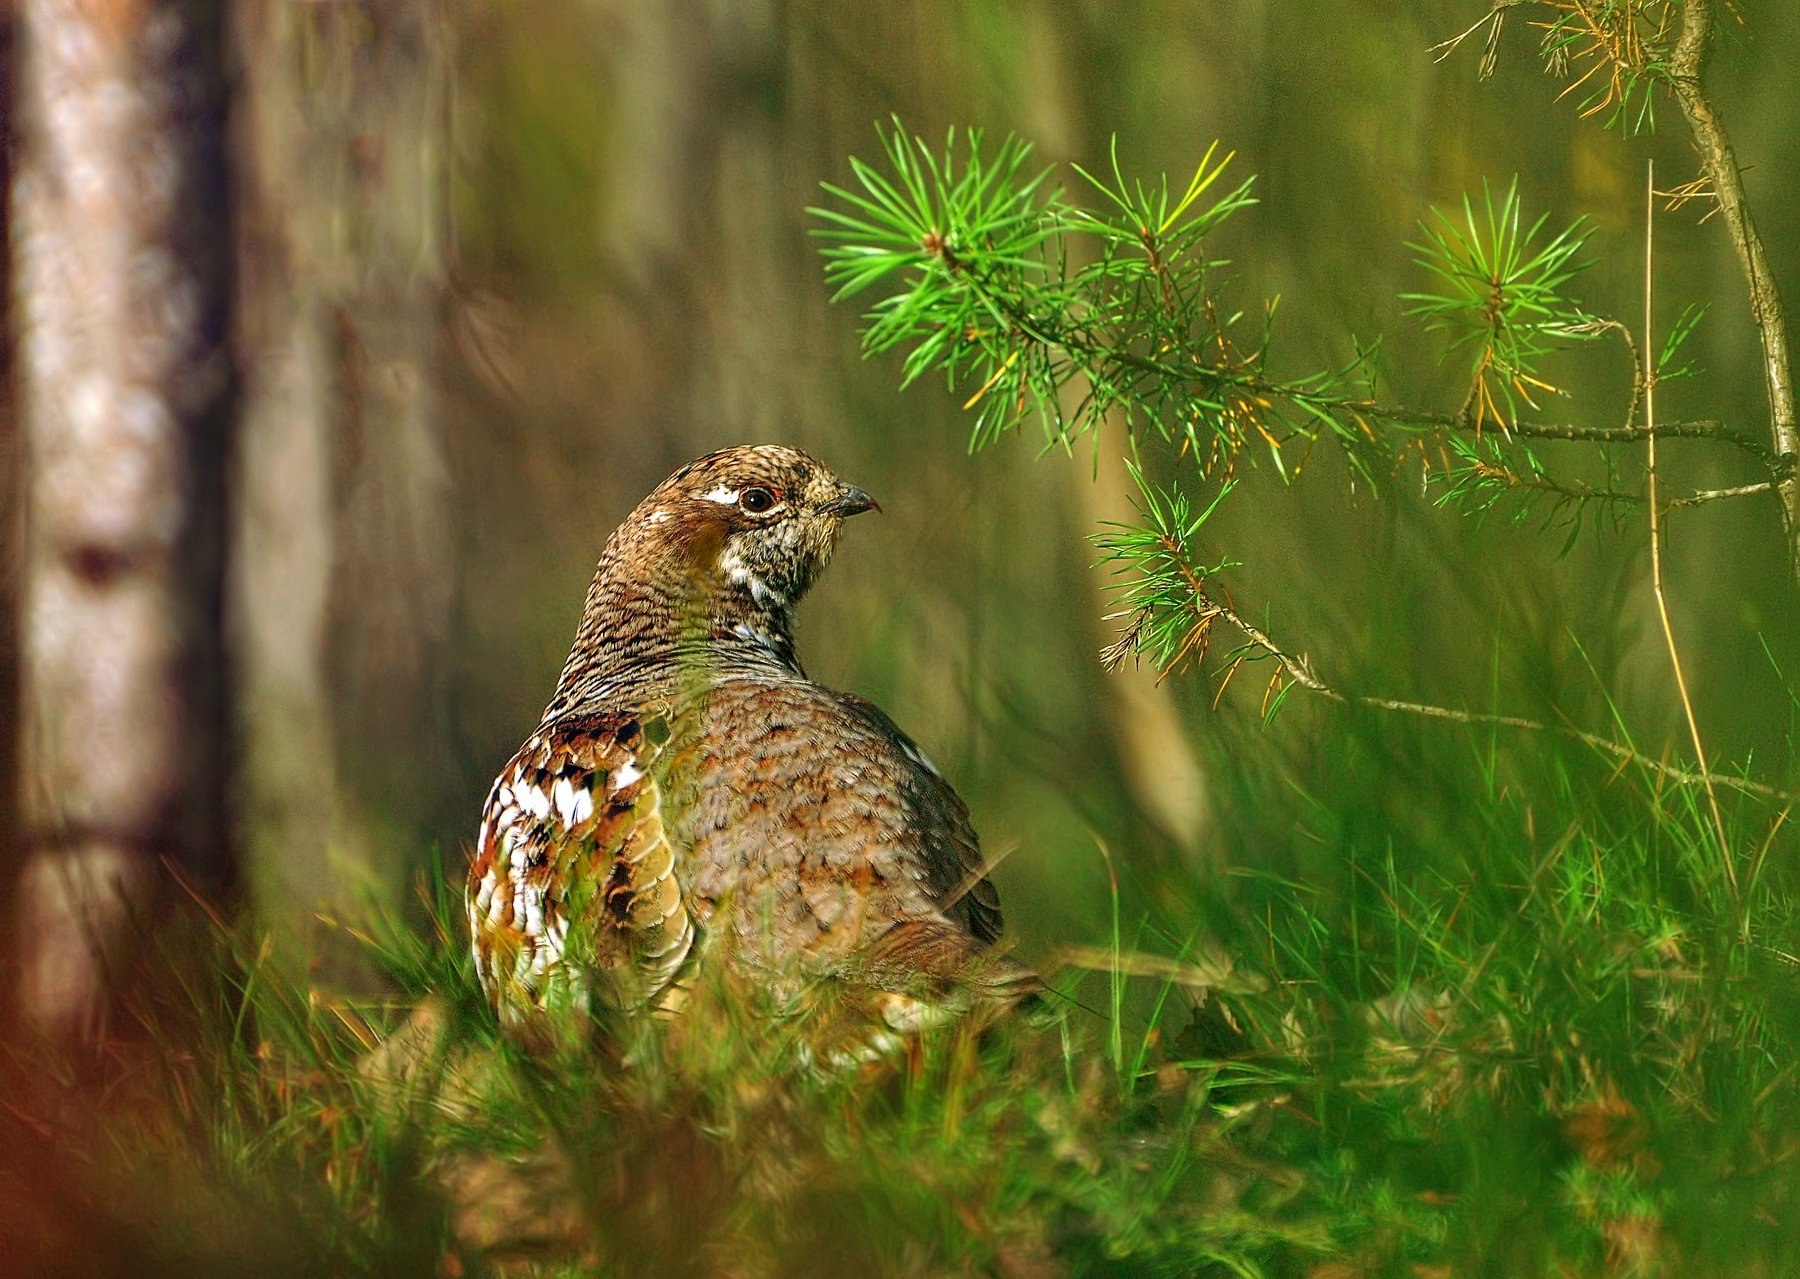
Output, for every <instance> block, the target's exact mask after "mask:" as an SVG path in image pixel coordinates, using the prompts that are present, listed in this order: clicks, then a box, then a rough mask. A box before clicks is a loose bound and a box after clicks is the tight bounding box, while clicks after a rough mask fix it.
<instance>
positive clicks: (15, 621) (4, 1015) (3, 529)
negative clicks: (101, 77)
mask: <svg viewBox="0 0 1800 1279" xmlns="http://www.w3.org/2000/svg"><path fill="white" fill-rule="evenodd" d="M15 25H16V24H15V21H14V15H13V8H12V5H11V3H10V2H9V0H0V919H12V918H13V906H14V898H15V893H16V891H17V888H18V883H19V875H20V872H21V871H22V870H23V868H24V863H23V861H22V860H21V858H20V855H19V805H18V791H17V789H16V787H17V786H18V777H19V772H18V760H19V752H18V746H19V743H18V739H17V737H15V736H14V733H13V726H14V725H16V724H17V723H18V722H19V593H18V583H19V572H18V568H19V500H20V498H21V496H22V493H21V490H20V486H19V483H18V480H19V474H20V469H21V468H20V466H19V432H18V417H17V414H16V413H15V412H14V399H13V380H12V370H13V323H12V318H13V308H12V273H11V271H10V270H9V269H8V268H9V267H10V265H11V259H10V258H9V257H8V255H7V253H6V252H5V247H6V246H7V245H9V244H10V243H12V236H11V232H10V229H9V228H10V226H11V218H10V217H9V216H8V215H9V213H10V212H11V209H12V205H11V204H10V202H9V201H8V199H7V193H8V192H9V191H11V190H12V154H13V122H14V119H15V118H16V117H15V115H14V111H13V105H14V87H15V86H16V85H17V84H18V82H19V76H18V65H19V64H18V42H17V41H16V40H15V39H14V37H13V33H14V27H15ZM5 958H6V959H9V960H16V959H17V958H18V956H17V955H11V956H6V957H5ZM17 990H18V977H17V974H16V973H14V972H12V971H11V970H10V969H9V968H5V967H0V1025H6V1024H8V1023H10V1022H11V1020H12V1017H11V1013H12V1011H13V1008H12V1001H13V997H14V995H15V994H16V993H17Z"/></svg>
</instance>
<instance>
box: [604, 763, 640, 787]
mask: <svg viewBox="0 0 1800 1279" xmlns="http://www.w3.org/2000/svg"><path fill="white" fill-rule="evenodd" d="M643 775H644V770H643V769H641V768H639V767H637V765H635V764H633V763H632V762H631V761H630V760H626V761H625V762H624V763H623V764H620V765H619V766H618V767H617V768H615V769H613V772H612V776H611V777H610V778H608V779H607V782H606V789H607V790H608V791H611V792H614V793H617V792H618V791H622V790H624V789H625V788H626V787H627V786H629V785H631V784H632V783H633V782H635V781H636V780H637V779H638V778H640V777H642V776H643Z"/></svg>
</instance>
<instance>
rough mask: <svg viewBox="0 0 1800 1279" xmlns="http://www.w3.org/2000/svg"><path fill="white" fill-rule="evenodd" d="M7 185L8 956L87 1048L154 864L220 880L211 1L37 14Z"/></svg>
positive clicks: (109, 4) (107, 3)
mask: <svg viewBox="0 0 1800 1279" xmlns="http://www.w3.org/2000/svg"><path fill="white" fill-rule="evenodd" d="M18 14H19V18H18V22H19V26H18V32H17V38H18V40H19V42H20V54H21V61H20V77H19V84H18V99H17V108H18V119H19V126H20V127H19V139H18V149H17V152H16V155H15V157H14V159H15V164H16V170H15V173H14V175H13V176H14V182H13V188H12V197H13V208H12V219H13V222H12V228H11V230H12V238H11V253H12V270H13V277H14V287H15V296H16V303H17V305H16V311H15V315H16V320H17V326H18V333H19V348H18V353H17V354H18V388H19V399H18V417H19V426H20V438H21V441H22V450H21V452H22V460H23V469H24V471H25V474H26V477H27V478H26V488H25V494H24V498H23V503H22V505H23V510H24V521H25V523H24V529H25V531H24V550H23V562H22V589H21V605H20V610H21V632H22V640H21V655H20V666H21V690H22V691H21V707H20V710H21V727H22V742H21V766H22V767H21V771H22V778H23V794H22V796H21V804H20V815H21V828H22V843H23V847H24V850H25V864H24V866H23V873H22V877H21V881H20V883H19V885H18V892H19V900H18V902H17V903H16V911H15V915H14V919H15V920H16V931H15V932H14V934H13V936H14V937H15V938H17V939H18V941H17V944H18V946H19V948H20V951H21V954H20V956H19V958H20V960H21V962H22V964H23V973H22V980H21V984H20V988H19V998H20V1001H21V1005H22V1011H23V1013H24V1015H25V1016H26V1017H27V1018H28V1019H29V1020H31V1021H32V1022H34V1023H36V1024H37V1025H39V1026H40V1027H42V1028H43V1029H45V1030H47V1031H48V1032H50V1033H52V1034H55V1035H58V1036H64V1035H68V1034H71V1033H74V1032H77V1031H79V1030H83V1029H88V1030H91V1029H92V1028H93V1026H94V1021H93V1019H94V1017H95V1015H96V1014H97V1013H99V1012H100V1011H101V1009H102V1008H103V1003H102V1001H101V998H100V996H101V995H102V993H103V984H104V979H105V975H106V964H107V962H108V961H109V960H110V959H112V958H114V957H117V956H122V955H123V954H124V951H125V947H126V946H127V945H128V944H129V943H130V942H131V941H133V940H135V938H133V937H132V936H130V934H131V932H132V930H133V929H135V928H138V927H140V926H141V925H142V924H143V923H145V922H147V921H150V920H153V918H154V914H153V911H154V902H155V893H154V888H155V885H156V882H157V878H158V874H157V871H158V864H159V861H160V860H161V859H165V858H166V859H169V860H171V861H172V862H174V863H175V864H178V865H180V866H181V867H182V868H183V869H184V871H185V873H186V874H187V875H188V876H189V877H190V878H192V879H195V880H197V881H198V882H199V883H200V884H202V885H203V886H205V887H209V888H216V887H218V886H220V885H222V884H223V882H224V881H225V880H226V878H227V876H228V873H229V869H230V859H229V856H228V852H227V847H226V841H225V829H224V823H223V819H222V814H223V802H222V801H223V794H224V783H225V775H226V767H227V760H226V758H225V755H224V752H223V733H222V731H221V729H222V718H223V706H224V674H223V670H222V649H221V643H220V583H221V580H222V567H221V565H222V555H223V531H224V505H225V502H224V499H225V491H224V460H225V453H226V445H227V420H228V408H229V399H230V389H231V370H230V362H229V360H228V358H227V354H226V350H225V346H224V334H225V321H226V310H227V307H226V300H227V266H228V263H227V261H226V254H225V245H226V244H227V243H229V241H228V238H227V227H226V218H225V201H224V194H223V193H224V185H223V149H222V148H223V130H224V118H225V116H224V78H223V72H222V64H221V56H220V54H221V47H220V38H219V24H220V13H219V9H218V7H217V5H215V4H211V3H204V2H196V3H184V2H183V0H86V2H85V3H80V4H77V3H73V2H72V0H24V3H22V4H21V5H20V6H19V9H18Z"/></svg>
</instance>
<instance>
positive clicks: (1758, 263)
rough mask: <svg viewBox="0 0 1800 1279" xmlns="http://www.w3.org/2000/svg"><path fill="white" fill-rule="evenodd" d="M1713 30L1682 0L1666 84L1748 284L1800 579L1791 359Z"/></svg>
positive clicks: (1708, 13)
mask: <svg viewBox="0 0 1800 1279" xmlns="http://www.w3.org/2000/svg"><path fill="white" fill-rule="evenodd" d="M1712 34H1713V6H1712V0H1682V3H1681V37H1680V39H1679V40H1677V41H1676V44H1675V52H1674V55H1673V56H1672V57H1671V58H1670V61H1669V84H1670V86H1671V88H1672V89H1673V90H1674V93H1675V100H1676V101H1677V102H1679V103H1680V104H1681V110H1682V114H1683V115H1685V116H1686V117H1687V122H1688V129H1689V130H1690V131H1691V132H1692V133H1693V135H1694V145H1695V147H1696V148H1697V149H1698V150H1699V152H1700V160H1701V163H1702V164H1703V165H1704V166H1705V168H1706V176H1707V177H1708V178H1709V179H1710V180H1711V182H1712V189H1713V193H1714V197H1715V198H1716V199H1717V201H1718V206H1719V211H1720V212H1721V213H1723V214H1724V215H1725V227H1726V230H1727V231H1728V232H1729V233H1730V236H1731V244H1732V247H1733V248H1734V249H1736V250H1737V256H1738V262H1739V264H1740V265H1741V266H1742V267H1743V270H1744V278H1745V282H1746V283H1747V284H1748V286H1749V291H1750V314H1751V318H1753V319H1754V320H1755V321H1756V331H1757V334H1758V335H1759V336H1760V338H1761V339H1762V351H1763V380H1764V383H1765V384H1766V386H1767V389H1768V394H1769V428H1770V435H1771V438H1772V441H1773V444H1774V456H1775V458H1776V460H1777V461H1778V462H1782V463H1785V467H1784V468H1783V471H1782V472H1781V473H1780V474H1778V476H1777V483H1776V490H1777V492H1778V493H1779V495H1780V497H1781V510H1782V518H1783V521H1784V523H1785V524H1786V526H1787V535H1788V541H1789V543H1790V549H1791V559H1792V564H1793V569H1794V572H1795V575H1796V576H1800V474H1797V473H1796V471H1795V467H1794V463H1795V460H1796V459H1797V458H1800V419H1797V415H1796V408H1795V396H1794V381H1793V362H1792V358H1791V356H1790V355H1789V352H1788V331H1787V312H1786V310H1785V309H1784V308H1783V306H1782V303H1781V293H1780V290H1779V289H1778V288H1777V287H1776V284H1775V275H1774V273H1773V272H1772V271H1771V270H1770V269H1769V259H1768V254H1767V253H1766V252H1765V251H1764V249H1763V242H1762V237H1761V236H1760V235H1758V234H1757V231H1756V224H1755V223H1754V222H1752V221H1751V218H1750V209H1749V206H1748V205H1747V204H1746V203H1745V199H1744V181H1743V175H1742V174H1741V173H1740V171H1739V169H1738V163H1737V156H1736V155H1735V154H1734V153H1733V151H1732V147H1731V140H1730V138H1729V137H1727V136H1726V133H1725V127H1724V125H1723V124H1722V123H1720V120H1719V116H1718V113H1717V112H1716V111H1715V110H1714V109H1713V105H1712V102H1711V100H1710V99H1709V98H1708V97H1707V96H1706V91H1705V89H1704V88H1703V87H1702V85H1701V72H1702V70H1703V69H1704V68H1705V65H1706V57H1707V54H1708V53H1710V52H1711V50H1712Z"/></svg>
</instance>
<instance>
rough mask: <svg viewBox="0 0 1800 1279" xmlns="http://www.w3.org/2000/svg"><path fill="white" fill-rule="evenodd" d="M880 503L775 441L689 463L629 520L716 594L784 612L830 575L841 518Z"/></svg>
mask: <svg viewBox="0 0 1800 1279" xmlns="http://www.w3.org/2000/svg"><path fill="white" fill-rule="evenodd" d="M879 509H881V508H880V507H879V506H878V505H877V504H876V502H875V499H874V498H872V497H870V496H869V495H868V494H867V493H865V492H863V490H861V489H859V488H857V487H856V486H855V485H854V484H846V483H844V482H843V481H842V480H840V479H838V478H837V476H835V475H833V474H832V473H831V472H830V471H829V470H828V469H826V467H825V466H824V465H823V464H822V463H821V462H819V461H818V460H816V459H815V458H812V457H810V456H808V455H807V454H805V453H802V452H800V451H799V450H798V449H791V448H784V447H782V446H780V445H773V444H768V445H757V446H747V447H740V448H732V449H724V450H722V451H720V452H717V453H709V454H707V455H706V456H705V457H702V458H698V459H696V460H695V461H693V462H690V463H688V464H687V465H686V466H684V467H682V468H681V469H680V470H679V471H676V472H675V473H674V474H673V475H671V476H670V477H669V478H668V479H666V480H664V481H663V482H662V483H661V484H660V485H658V486H657V487H656V489H655V490H654V491H653V492H652V493H651V494H650V496H649V497H647V498H645V499H644V500H643V502H641V503H640V504H639V505H638V507H637V509H636V510H635V511H633V512H632V513H631V516H630V518H629V519H628V520H627V524H628V525H630V526H634V532H635V534H636V536H637V537H639V538H643V539H645V540H646V541H648V542H650V543H652V544H660V545H663V546H666V547H668V548H669V549H670V550H671V551H672V552H673V553H674V554H675V555H676V557H677V558H678V559H679V561H680V562H681V564H682V566H683V568H684V569H685V570H686V572H687V573H688V574H689V575H690V576H691V578H692V580H694V581H695V582H697V583H699V584H701V585H702V587H703V589H705V590H706V591H707V592H708V593H709V594H716V595H717V596H718V597H719V598H721V599H725V600H729V599H730V598H731V597H733V596H739V597H743V598H744V599H747V600H748V602H749V603H750V604H751V605H752V606H753V607H754V608H755V609H756V610H758V611H768V612H775V613H785V612H787V610H789V609H791V608H792V607H793V606H794V605H795V604H796V603H798V602H799V600H800V597H801V596H803V595H805V594H806V592H807V591H808V590H809V589H810V588H811V587H812V585H813V583H814V582H816V581H817V580H818V578H819V574H820V573H821V572H823V571H824V568H825V565H826V563H827V562H828V561H829V560H830V559H831V552H832V550H833V549H834V548H835V547H836V546H837V539H838V531H839V530H840V529H841V528H842V527H843V523H844V521H845V520H846V519H847V518H849V517H850V516H852V515H859V514H861V513H862V512H864V511H874V510H879Z"/></svg>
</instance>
